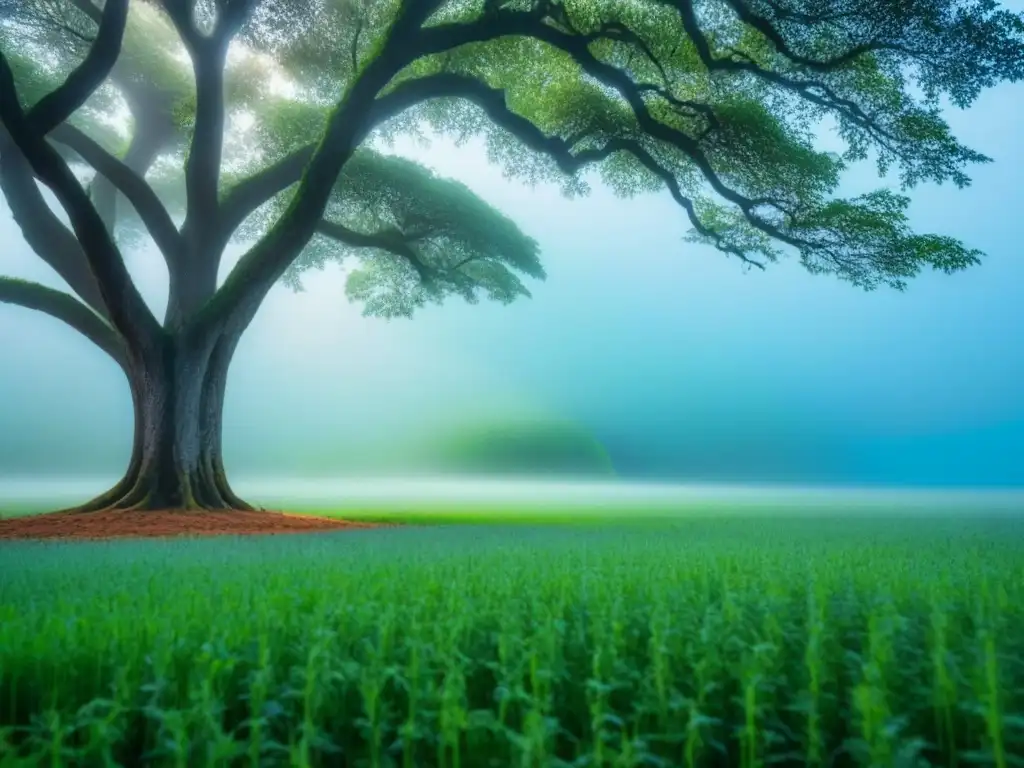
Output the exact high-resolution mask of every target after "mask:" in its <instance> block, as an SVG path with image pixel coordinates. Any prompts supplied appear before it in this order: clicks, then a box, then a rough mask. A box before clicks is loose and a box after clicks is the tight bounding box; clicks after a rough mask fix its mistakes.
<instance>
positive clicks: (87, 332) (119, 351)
mask: <svg viewBox="0 0 1024 768" xmlns="http://www.w3.org/2000/svg"><path fill="white" fill-rule="evenodd" d="M0 302H2V303H4V304H13V305H17V306H20V307H25V308H26V309H34V310H36V311H38V312H43V313H44V314H47V315H50V317H55V318H57V319H58V320H61V321H63V322H64V323H65V324H66V325H68V326H70V327H71V328H73V329H74V330H76V331H78V332H79V333H80V334H82V335H83V336H85V338H87V339H89V341H91V342H92V343H93V344H95V345H96V346H97V347H99V348H100V349H102V350H103V351H104V352H106V353H107V354H108V355H110V357H111V358H113V360H114V362H116V363H117V364H118V365H119V366H121V368H122V369H125V370H127V366H128V358H127V356H126V354H125V348H124V343H123V342H122V341H121V337H120V336H119V335H118V333H117V331H115V330H114V329H113V328H111V327H110V326H109V325H108V324H107V323H106V322H105V321H104V320H103V318H102V317H100V316H99V315H97V314H96V313H95V312H93V311H92V310H91V309H89V308H88V307H87V306H85V304H82V303H81V302H80V301H78V300H77V299H76V298H75V297H74V296H71V295H69V294H67V293H64V292H63V291H58V290H55V289H53V288H48V287H46V286H44V285H40V284H39V283H33V282H30V281H28V280H18V279H16V278H13V277H0Z"/></svg>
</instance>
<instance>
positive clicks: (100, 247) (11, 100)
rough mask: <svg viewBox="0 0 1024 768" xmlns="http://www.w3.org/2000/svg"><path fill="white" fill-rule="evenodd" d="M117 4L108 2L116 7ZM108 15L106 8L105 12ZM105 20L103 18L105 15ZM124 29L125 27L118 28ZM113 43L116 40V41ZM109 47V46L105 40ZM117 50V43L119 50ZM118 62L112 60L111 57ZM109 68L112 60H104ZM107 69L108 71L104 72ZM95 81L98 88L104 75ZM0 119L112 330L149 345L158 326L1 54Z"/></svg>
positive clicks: (93, 209) (87, 200)
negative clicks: (91, 282) (85, 268)
mask: <svg viewBox="0 0 1024 768" xmlns="http://www.w3.org/2000/svg"><path fill="white" fill-rule="evenodd" d="M116 5H117V2H114V3H112V4H111V6H112V7H116ZM106 13H110V11H109V9H108V10H107V11H105V14H106ZM105 18H106V16H105ZM122 29H123V25H122ZM115 42H118V43H119V42H120V40H119V39H118V40H117V41H115ZM107 44H111V43H110V42H109V41H108V43H107ZM117 47H118V48H119V47H120V46H119V45H118V46H117ZM115 58H116V57H115ZM106 63H107V64H109V66H111V67H112V66H113V61H112V60H106ZM108 71H109V70H108ZM93 74H94V80H95V82H96V83H97V84H98V83H99V82H102V80H103V77H105V75H106V73H102V74H103V77H99V78H98V80H96V77H98V75H96V73H93ZM0 121H2V122H3V125H4V127H5V128H6V129H7V131H8V133H9V134H10V136H11V139H12V140H13V141H14V143H15V144H16V145H17V147H18V149H19V150H20V151H21V152H22V153H23V154H24V156H25V159H26V160H28V162H29V164H30V165H31V166H32V170H33V171H34V172H35V174H36V175H37V176H38V177H39V178H40V179H41V180H42V181H43V183H44V184H46V185H47V186H48V187H49V188H50V189H51V190H53V192H54V194H55V195H56V196H57V199H58V201H60V203H61V205H62V206H63V207H64V210H65V211H66V212H67V214H68V217H69V218H70V220H71V226H72V229H73V230H74V232H75V236H76V237H77V238H78V241H79V243H80V244H81V246H82V249H83V251H84V253H85V256H86V259H87V260H88V262H89V267H90V269H91V272H92V274H93V276H94V277H95V279H96V282H97V284H98V287H99V292H100V295H101V296H102V298H103V304H104V306H105V307H106V309H107V311H108V313H109V317H110V319H111V321H112V322H113V324H114V327H115V328H117V330H118V331H120V332H121V334H122V335H123V336H124V337H125V339H126V340H127V341H128V342H129V343H131V344H132V345H133V346H135V347H136V348H143V347H147V346H149V343H150V342H151V341H152V339H154V338H156V337H157V336H158V335H159V334H160V333H161V329H160V325H159V323H158V322H157V321H156V318H155V317H154V316H153V313H152V312H151V311H150V310H149V307H147V306H146V303H145V301H144V300H143V298H142V296H141V295H140V294H139V292H138V289H137V288H136V286H135V284H134V282H132V279H131V276H130V275H129V274H128V270H127V269H126V267H125V264H124V259H123V258H122V257H121V253H120V251H119V250H118V248H117V245H116V244H115V243H114V241H113V239H112V237H111V235H110V233H109V232H107V229H106V226H105V225H104V223H103V220H102V219H101V218H100V215H99V214H98V213H97V211H96V209H95V207H94V206H93V205H92V203H91V202H90V200H89V196H88V195H87V194H86V192H85V190H83V189H82V186H81V184H79V182H78V180H77V179H76V178H75V176H74V174H73V173H72V172H71V169H70V168H68V165H67V163H65V162H64V160H63V159H62V158H61V157H60V155H59V153H58V152H57V151H56V150H55V149H54V148H53V146H52V145H50V144H49V142H47V141H46V139H45V138H44V134H42V133H40V132H39V131H38V130H37V128H36V127H35V125H34V124H33V123H32V122H30V121H29V119H28V118H27V117H26V115H25V114H24V113H23V112H22V110H21V107H20V102H19V98H18V93H17V88H16V87H15V84H14V75H13V73H12V72H11V68H10V65H9V64H8V62H7V59H6V58H5V57H4V56H3V54H2V53H0Z"/></svg>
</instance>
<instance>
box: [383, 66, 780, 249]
mask: <svg viewBox="0 0 1024 768" xmlns="http://www.w3.org/2000/svg"><path fill="white" fill-rule="evenodd" d="M438 98H460V99H465V100H467V101H470V102H472V103H473V104H475V105H476V106H477V107H479V108H480V109H482V110H483V111H484V112H485V114H486V115H487V116H488V118H490V120H491V121H492V122H493V123H494V124H495V125H498V126H500V127H501V128H503V129H504V130H506V131H508V132H509V133H511V134H512V135H513V136H515V137H516V138H517V139H518V140H519V141H520V142H522V143H523V144H524V145H525V146H527V147H529V148H530V149H532V150H534V151H536V152H538V153H540V154H543V155H546V156H547V157H549V158H551V159H552V160H553V161H554V162H555V163H556V164H557V165H558V167H559V169H560V170H561V171H562V172H563V173H565V174H566V175H568V176H572V175H574V174H576V173H578V172H579V171H580V170H582V169H583V168H585V167H587V166H588V165H593V164H595V163H598V162H600V161H602V160H605V159H607V158H608V157H610V156H611V155H613V154H615V153H617V152H625V153H627V154H630V155H632V156H633V157H634V158H636V159H637V160H638V161H639V162H640V163H641V165H643V166H644V167H645V168H646V169H647V170H648V171H649V172H651V173H652V174H654V175H655V176H657V177H658V178H660V179H661V180H662V182H663V183H664V184H665V186H666V187H667V188H668V190H669V193H670V194H671V195H672V198H673V199H674V200H675V201H676V203H677V204H678V205H679V206H680V207H681V208H682V209H683V210H684V211H685V212H686V215H687V217H688V218H689V220H690V223H691V224H692V226H693V228H694V229H695V230H696V231H697V232H698V233H699V234H701V235H702V236H703V237H706V238H709V239H711V240H713V241H715V242H716V244H717V245H718V246H719V247H720V248H721V250H723V251H726V252H727V253H730V254H732V255H734V256H737V257H738V258H740V259H741V260H742V261H744V262H746V263H748V264H750V265H752V266H756V267H760V268H763V267H764V265H763V264H762V263H761V262H759V261H755V260H754V259H751V258H750V257H749V256H748V255H746V254H745V253H743V252H742V251H741V250H739V249H737V248H735V247H732V246H730V245H728V244H727V243H726V242H725V241H724V240H723V239H722V238H721V237H720V235H719V234H718V233H716V232H715V231H714V230H713V229H711V228H709V227H708V226H706V225H705V224H704V223H703V222H702V221H701V220H700V217H699V216H698V215H697V211H696V209H695V207H694V204H693V201H692V200H691V199H690V198H688V197H687V196H686V195H684V194H683V191H682V188H681V187H680V185H679V181H678V179H677V178H676V176H675V174H673V173H672V171H670V170H669V169H667V168H665V166H664V165H662V164H661V163H659V162H658V161H657V160H656V159H655V158H654V156H653V155H652V154H651V153H650V152H649V151H648V150H647V149H646V148H644V147H643V146H642V145H641V144H639V143H638V142H637V141H635V140H632V139H625V138H615V139H610V140H607V141H605V142H604V143H603V144H602V145H601V146H600V147H596V148H590V149H584V150H579V151H576V150H575V148H574V146H573V143H572V142H570V141H566V140H565V139H563V138H561V137H559V136H548V135H547V134H545V133H544V132H543V131H541V130H540V129H539V128H537V126H536V125H534V124H533V123H532V122H530V121H529V120H528V119H526V118H525V117H523V116H522V115H519V114H517V113H515V112H513V111H512V110H510V109H509V108H508V105H507V104H506V99H505V92H504V91H503V90H501V89H499V88H492V87H491V86H488V85H486V84H484V83H481V82H480V81H479V80H476V79H475V78H472V77H467V76H465V75H459V74H456V73H450V72H442V73H438V74H434V75H428V76H426V77H423V78H418V79H415V80H407V81H405V82H403V83H400V84H399V85H397V86H396V87H395V88H394V89H392V90H391V91H390V92H388V93H387V94H386V95H384V96H381V97H380V98H378V99H377V100H376V102H375V103H374V108H373V110H372V112H371V115H372V118H373V121H374V124H379V123H380V122H383V121H385V120H387V119H389V118H390V117H393V116H395V115H398V114H401V113H402V112H404V111H405V110H407V109H409V108H411V107H413V106H415V105H417V104H420V103H422V102H424V101H428V100H430V99H438Z"/></svg>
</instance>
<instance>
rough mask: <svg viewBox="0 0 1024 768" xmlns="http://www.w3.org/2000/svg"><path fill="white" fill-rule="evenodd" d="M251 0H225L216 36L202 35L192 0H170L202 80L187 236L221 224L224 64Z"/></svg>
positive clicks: (189, 163)
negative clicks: (195, 17)
mask: <svg viewBox="0 0 1024 768" xmlns="http://www.w3.org/2000/svg"><path fill="white" fill-rule="evenodd" d="M249 5H250V0H226V1H225V2H224V3H221V4H220V9H219V13H218V17H217V22H216V25H215V26H214V29H213V31H212V32H211V34H210V35H204V34H202V33H201V32H200V31H199V30H198V29H197V28H196V25H195V21H194V19H193V16H192V8H191V6H192V3H191V2H188V0H165V3H164V6H165V8H166V9H167V13H168V15H169V16H170V17H171V21H172V23H173V24H174V26H175V28H176V29H177V31H178V34H179V35H180V36H181V39H182V40H183V41H184V43H185V46H186V48H187V49H188V51H189V54H190V56H191V58H192V67H193V69H194V71H195V83H196V113H195V125H194V126H193V129H192V143H191V145H190V146H189V151H188V155H187V156H186V158H185V194H186V197H187V204H186V213H185V224H184V226H183V228H182V231H183V232H184V233H185V236H186V238H190V237H193V236H194V237H196V238H197V239H198V240H202V239H205V238H206V237H207V236H208V235H210V234H211V233H212V232H213V231H214V230H215V229H216V227H217V226H218V225H217V221H218V218H219V210H220V196H219V188H220V174H221V163H222V160H223V154H224V128H225V121H226V109H225V104H224V69H225V66H226V63H227V52H228V46H229V44H230V43H231V39H232V38H233V37H234V36H235V34H236V33H237V32H238V29H239V28H240V27H241V25H242V24H243V23H244V21H245V17H246V15H247V13H248V10H249Z"/></svg>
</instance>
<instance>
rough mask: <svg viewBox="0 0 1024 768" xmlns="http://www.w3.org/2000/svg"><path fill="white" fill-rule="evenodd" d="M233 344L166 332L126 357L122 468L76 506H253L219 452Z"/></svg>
mask: <svg viewBox="0 0 1024 768" xmlns="http://www.w3.org/2000/svg"><path fill="white" fill-rule="evenodd" d="M237 343H238V338H237V337H228V336H222V337H220V338H218V339H216V340H215V341H213V342H210V343H206V344H204V345H202V346H199V345H195V344H190V343H186V342H185V341H183V339H182V338H181V337H175V336H171V335H168V336H166V337H165V338H164V339H162V340H161V342H160V343H159V344H157V345H154V347H153V348H151V349H148V350H145V351H144V352H143V354H138V355H133V356H132V360H131V362H130V364H129V366H128V370H127V376H128V383H129V387H130V389H131V396H132V405H133V409H134V415H135V427H134V438H133V442H132V452H131V458H130V460H129V463H128V469H127V471H126V472H125V475H124V477H123V478H122V479H121V480H120V482H118V483H117V485H115V486H114V487H113V488H111V489H110V490H109V491H107V492H106V493H104V494H102V495H101V496H98V497H97V498H95V499H93V500H92V501H91V502H89V503H87V504H85V505H83V506H82V507H78V508H76V511H95V510H103V509H115V510H162V509H185V510H197V511H198V510H227V509H236V510H237V509H241V510H247V509H252V507H250V506H249V505H248V504H246V503H245V502H244V501H243V500H242V499H240V498H239V497H238V496H237V495H236V494H235V492H234V491H233V490H232V489H231V486H230V485H229V484H228V481H227V477H226V474H225V470H224V461H223V454H222V445H223V441H222V431H223V415H224V394H225V388H226V385H227V372H228V367H229V365H230V363H231V359H232V356H233V354H234V351H235V347H236V346H237Z"/></svg>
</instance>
